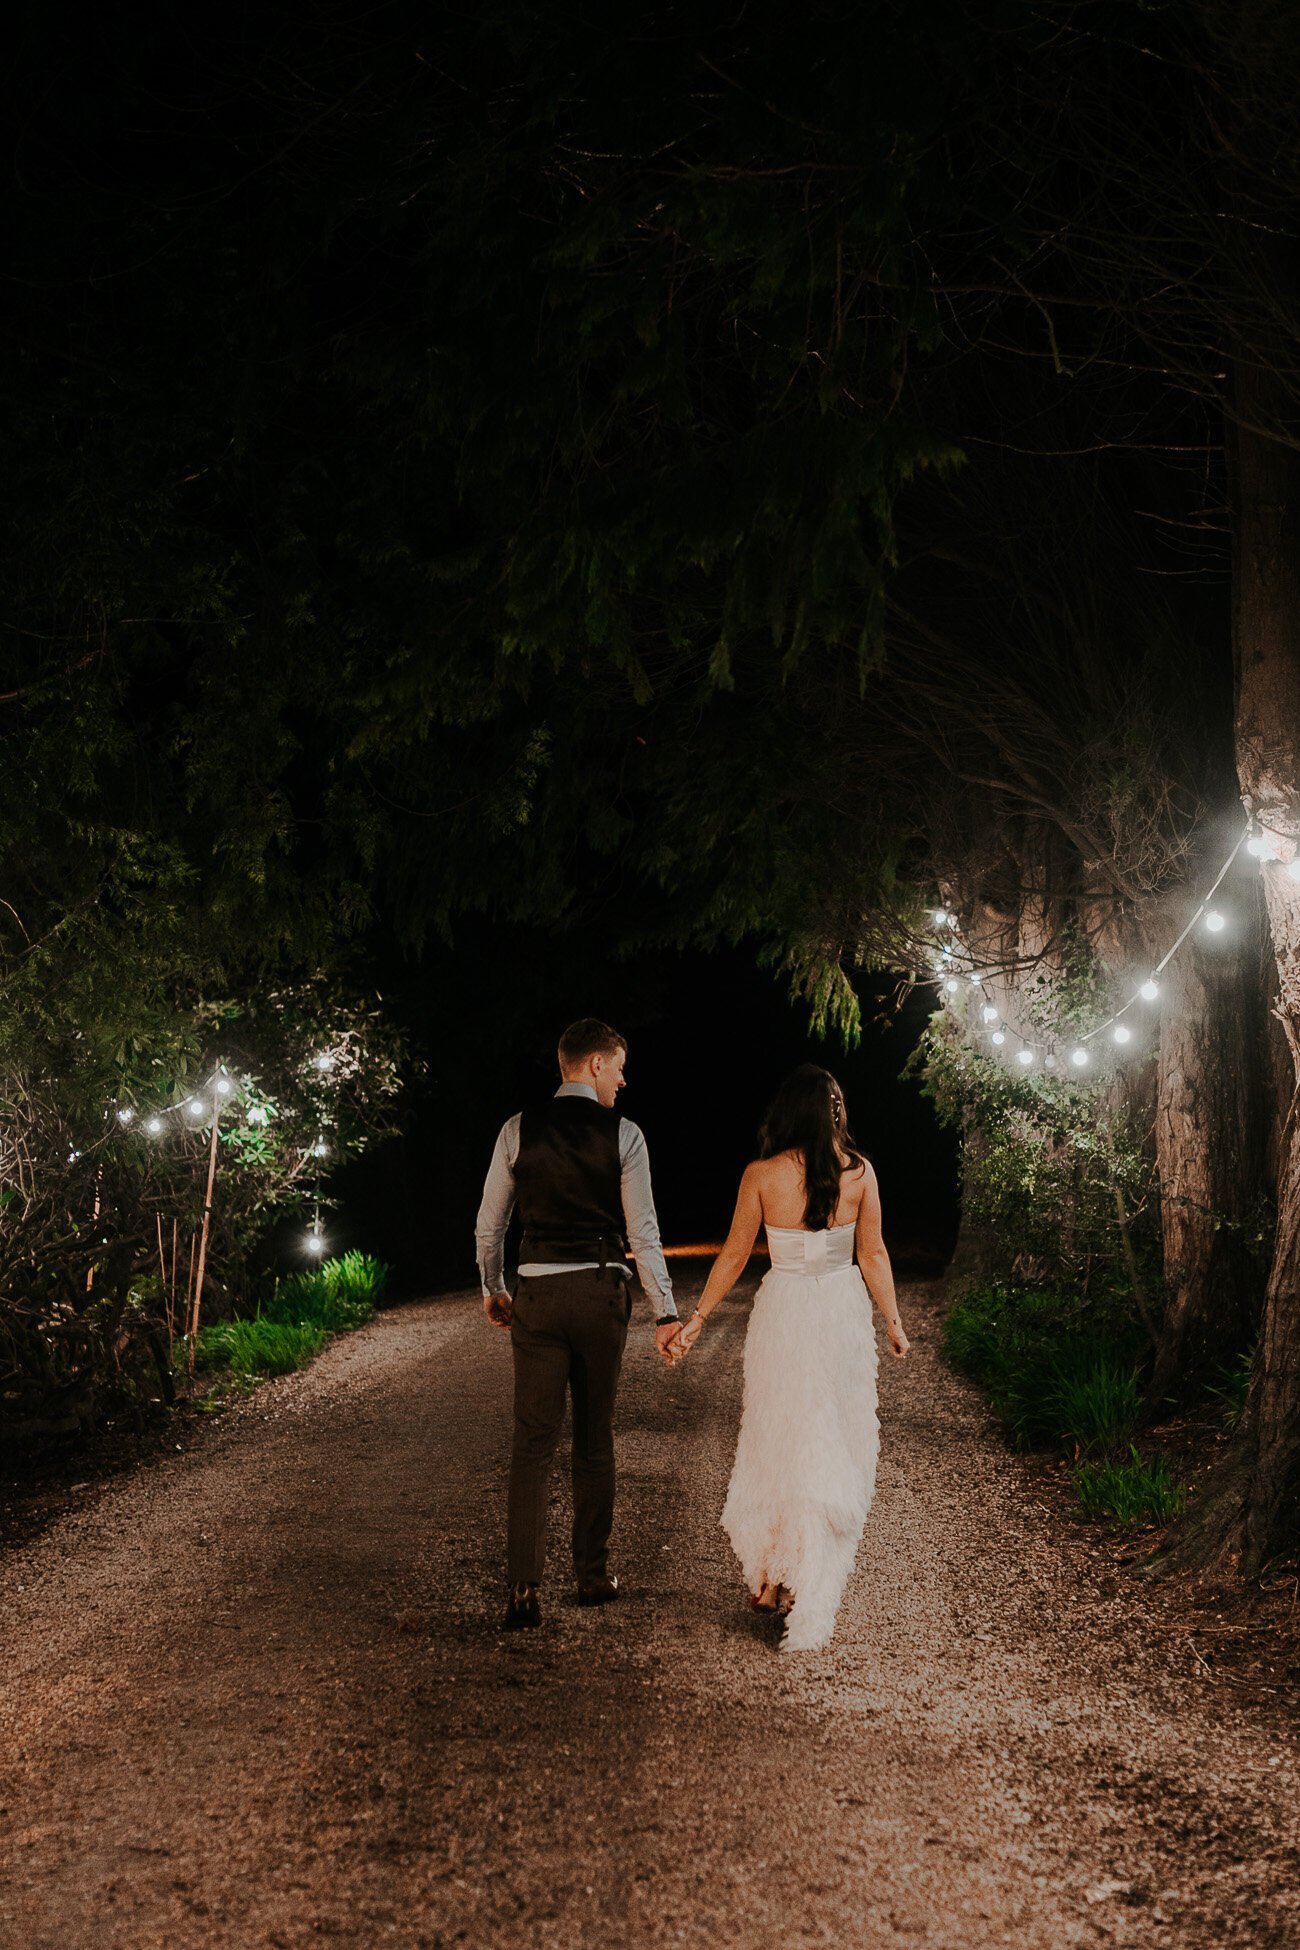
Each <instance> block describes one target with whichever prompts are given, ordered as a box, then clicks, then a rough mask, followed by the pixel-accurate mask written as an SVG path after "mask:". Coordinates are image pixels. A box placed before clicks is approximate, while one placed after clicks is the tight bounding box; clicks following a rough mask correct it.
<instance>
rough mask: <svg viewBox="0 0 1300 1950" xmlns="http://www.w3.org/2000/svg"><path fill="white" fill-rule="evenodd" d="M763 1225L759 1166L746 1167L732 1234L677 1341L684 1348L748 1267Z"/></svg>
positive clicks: (698, 1333)
mask: <svg viewBox="0 0 1300 1950" xmlns="http://www.w3.org/2000/svg"><path fill="white" fill-rule="evenodd" d="M762 1223H763V1202H762V1200H761V1198H760V1197H759V1193H758V1166H757V1165H756V1164H753V1165H746V1167H745V1175H744V1177H743V1178H742V1179H741V1181H740V1191H739V1194H738V1195H737V1198H736V1210H735V1214H734V1216H733V1218H732V1221H731V1231H730V1232H729V1233H728V1234H727V1237H726V1241H725V1243H724V1245H723V1248H722V1251H721V1252H720V1253H719V1254H718V1257H717V1258H716V1259H715V1260H714V1262H713V1270H712V1272H711V1273H710V1274H709V1277H708V1279H707V1281H706V1282H705V1286H704V1291H703V1293H702V1294H701V1295H700V1304H699V1306H698V1307H697V1308H696V1309H695V1312H694V1313H693V1314H692V1315H691V1318H690V1319H689V1320H688V1321H687V1323H686V1325H685V1327H684V1328H683V1329H682V1332H681V1336H680V1341H681V1342H684V1343H685V1345H686V1346H687V1347H693V1346H694V1345H695V1342H696V1341H697V1340H698V1339H699V1335H700V1328H701V1327H702V1326H703V1325H704V1322H705V1321H706V1320H707V1319H708V1317H709V1315H710V1314H711V1313H712V1312H713V1309H714V1308H715V1307H717V1306H720V1305H721V1304H722V1302H723V1301H724V1300H725V1299H726V1297H727V1295H728V1294H729V1293H730V1291H731V1289H732V1287H733V1286H735V1284H736V1281H737V1280H738V1279H739V1278H740V1276H741V1274H742V1273H743V1272H744V1270H745V1268H746V1266H748V1264H749V1256H750V1254H751V1253H752V1252H753V1250H754V1241H755V1239H757V1237H758V1228H759V1226H760V1225H761V1224H762Z"/></svg>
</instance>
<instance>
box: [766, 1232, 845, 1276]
mask: <svg viewBox="0 0 1300 1950" xmlns="http://www.w3.org/2000/svg"><path fill="white" fill-rule="evenodd" d="M853 1233H854V1227H853V1224H852V1222H850V1223H849V1224H848V1225H846V1226H831V1227H830V1228H829V1230H828V1231H826V1232H805V1230H804V1228H803V1227H802V1226H769V1227H768V1228H767V1244H768V1250H769V1251H770V1253H771V1255H772V1271H773V1272H774V1273H799V1274H802V1275H803V1276H804V1278H805V1279H814V1280H816V1279H821V1278H822V1277H823V1275H825V1274H827V1273H843V1272H844V1271H845V1270H846V1269H847V1268H848V1267H850V1266H852V1264H853Z"/></svg>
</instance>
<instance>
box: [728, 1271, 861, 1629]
mask: <svg viewBox="0 0 1300 1950" xmlns="http://www.w3.org/2000/svg"><path fill="white" fill-rule="evenodd" d="M879 1426H880V1425H879V1422H878V1419H877V1415H876V1337H875V1329H874V1326H873V1323H872V1314H871V1300H870V1296H869V1295H868V1293H867V1289H866V1285H865V1284H864V1282H863V1279H862V1275H861V1273H859V1271H858V1269H857V1267H856V1266H848V1267H845V1268H843V1269H842V1270H841V1271H840V1272H837V1273H828V1274H824V1275H822V1276H821V1277H820V1278H816V1279H814V1278H810V1277H808V1276H807V1275H804V1274H797V1273H781V1272H775V1271H774V1272H770V1273H768V1275H767V1276H766V1278H765V1279H764V1281H763V1283H762V1285H761V1286H760V1287H759V1290H758V1293H757V1296H756V1297H755V1300H754V1308H753V1313H752V1314H751V1316H750V1322H749V1333H748V1336H747V1338H746V1341H745V1398H744V1411H743V1414H742V1416H741V1422H740V1438H739V1441H738V1442H737V1445H736V1460H735V1464H734V1465H733V1468H732V1471H731V1483H730V1486H729V1488H728V1490H727V1500H726V1504H725V1506H724V1508H723V1512H722V1527H723V1529H724V1530H725V1531H726V1533H727V1535H728V1537H729V1538H730V1539H731V1545H732V1548H733V1550H734V1551H735V1553H736V1556H737V1557H738V1558H739V1559H740V1563H741V1568H742V1570H743V1571H744V1574H745V1581H746V1583H747V1584H748V1585H749V1587H750V1589H751V1591H757V1590H758V1589H759V1587H760V1585H761V1584H762V1583H763V1582H764V1581H766V1582H767V1583H769V1584H773V1585H775V1584H783V1585H785V1586H786V1588H787V1589H788V1590H790V1591H792V1592H793V1593H794V1606H793V1609H792V1610H791V1612H790V1614H789V1617H788V1619H787V1621H786V1629H785V1636H784V1638H783V1639H782V1641H781V1649H782V1651H783V1652H794V1651H813V1650H815V1649H816V1648H817V1647H819V1646H823V1645H825V1644H826V1643H827V1641H828V1640H829V1639H830V1636H831V1634H832V1632H833V1631H834V1629H835V1615H836V1613H837V1612H838V1610H839V1604H840V1598H841V1596H842V1595H843V1591H844V1587H845V1585H846V1584H847V1582H848V1580H849V1576H850V1573H851V1572H852V1570H853V1560H854V1558H855V1557H856V1555H857V1549H858V1540H859V1538H860V1537H861V1535H862V1526H863V1524H864V1523H865V1522H866V1519H867V1511H868V1510H869V1509H870V1507H871V1499H872V1495H873V1493H874V1491H875V1485H876V1458H877V1456H878V1454H879V1450H880V1436H879Z"/></svg>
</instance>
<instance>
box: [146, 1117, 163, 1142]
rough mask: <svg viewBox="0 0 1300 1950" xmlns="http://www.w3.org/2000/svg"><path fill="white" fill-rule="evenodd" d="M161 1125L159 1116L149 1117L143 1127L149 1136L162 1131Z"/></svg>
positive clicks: (157, 1134) (154, 1135)
mask: <svg viewBox="0 0 1300 1950" xmlns="http://www.w3.org/2000/svg"><path fill="white" fill-rule="evenodd" d="M162 1127H163V1121H162V1118H161V1117H151V1118H150V1119H149V1122H148V1123H147V1124H146V1125H145V1127H144V1128H145V1130H146V1131H148V1133H149V1135H150V1137H158V1136H159V1135H160V1133H161V1131H162Z"/></svg>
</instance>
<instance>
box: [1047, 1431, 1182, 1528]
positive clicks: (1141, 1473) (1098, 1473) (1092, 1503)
mask: <svg viewBox="0 0 1300 1950" xmlns="http://www.w3.org/2000/svg"><path fill="white" fill-rule="evenodd" d="M1074 1481H1075V1488H1076V1489H1077V1490H1078V1493H1079V1501H1080V1503H1081V1504H1082V1505H1083V1507H1084V1509H1085V1510H1086V1511H1087V1513H1088V1515H1089V1516H1090V1517H1118V1518H1119V1519H1120V1521H1121V1522H1123V1523H1136V1522H1138V1521H1140V1520H1141V1519H1142V1518H1143V1517H1147V1518H1150V1519H1151V1521H1152V1522H1154V1523H1172V1522H1173V1520H1174V1518H1175V1517H1176V1516H1177V1515H1178V1514H1179V1512H1180V1511H1181V1510H1182V1507H1183V1505H1184V1503H1185V1502H1186V1500H1187V1492H1186V1490H1185V1489H1183V1488H1182V1486H1181V1485H1180V1484H1177V1483H1175V1482H1174V1480H1173V1478H1172V1477H1171V1476H1170V1474H1169V1467H1168V1464H1167V1463H1166V1462H1165V1461H1164V1459H1163V1457H1158V1458H1157V1459H1156V1460H1155V1461H1154V1462H1144V1461H1143V1459H1142V1457H1141V1456H1140V1455H1139V1454H1138V1451H1137V1450H1136V1449H1135V1448H1134V1447H1133V1445H1132V1444H1131V1443H1130V1445H1129V1453H1128V1458H1127V1460H1126V1461H1123V1462H1118V1461H1115V1460H1113V1459H1112V1460H1110V1461H1107V1462H1099V1463H1084V1464H1083V1465H1082V1466H1081V1467H1080V1468H1079V1469H1078V1470H1077V1471H1076V1472H1075V1478H1074Z"/></svg>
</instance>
